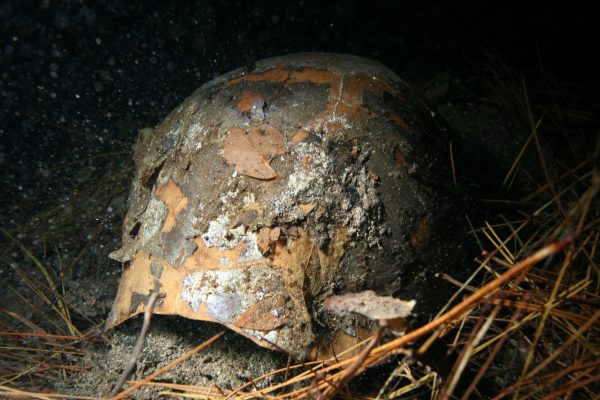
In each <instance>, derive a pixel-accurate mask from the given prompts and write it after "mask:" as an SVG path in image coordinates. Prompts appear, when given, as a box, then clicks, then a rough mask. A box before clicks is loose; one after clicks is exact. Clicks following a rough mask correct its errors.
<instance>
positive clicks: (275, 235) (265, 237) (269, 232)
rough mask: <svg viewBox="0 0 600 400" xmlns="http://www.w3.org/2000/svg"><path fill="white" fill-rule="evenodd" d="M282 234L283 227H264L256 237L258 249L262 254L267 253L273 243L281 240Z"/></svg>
mask: <svg viewBox="0 0 600 400" xmlns="http://www.w3.org/2000/svg"><path fill="white" fill-rule="evenodd" d="M280 236H281V228H280V227H276V228H268V227H264V228H261V229H260V230H259V231H258V235H257V238H256V244H257V245H258V249H259V250H260V252H261V253H262V254H266V253H267V252H268V251H269V250H271V248H272V247H273V245H274V244H275V243H276V242H277V240H279V237H280Z"/></svg>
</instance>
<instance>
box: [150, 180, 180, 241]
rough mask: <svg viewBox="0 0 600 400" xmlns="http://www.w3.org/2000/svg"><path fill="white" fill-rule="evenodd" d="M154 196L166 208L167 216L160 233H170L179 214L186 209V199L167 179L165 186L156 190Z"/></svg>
mask: <svg viewBox="0 0 600 400" xmlns="http://www.w3.org/2000/svg"><path fill="white" fill-rule="evenodd" d="M156 195H157V196H158V198H159V199H160V200H161V201H162V202H163V203H165V205H166V206H167V210H168V214H167V217H166V218H165V222H164V224H163V227H162V232H171V230H173V227H174V226H175V221H176V218H177V216H178V215H179V213H181V211H182V210H183V209H184V208H185V207H187V204H188V198H187V197H186V196H185V195H184V194H183V192H182V191H181V189H180V188H179V186H177V184H176V183H175V182H173V180H171V179H169V182H167V184H166V185H163V186H159V187H158V188H157V189H156Z"/></svg>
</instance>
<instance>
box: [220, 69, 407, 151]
mask: <svg viewBox="0 0 600 400" xmlns="http://www.w3.org/2000/svg"><path fill="white" fill-rule="evenodd" d="M243 81H250V82H259V81H265V82H273V83H285V84H296V83H313V84H318V85H328V86H329V89H328V90H329V94H328V101H327V106H326V108H325V110H324V111H323V112H321V113H320V114H319V115H317V116H315V118H313V121H312V122H311V123H309V124H308V129H309V130H313V129H317V128H325V129H327V131H330V132H335V131H338V130H339V129H341V127H342V125H341V124H340V123H339V122H338V121H335V120H334V118H333V117H334V116H335V115H337V114H341V115H345V116H346V117H347V118H349V119H370V118H374V117H377V116H378V115H377V114H376V113H374V112H373V111H371V110H368V109H366V108H364V107H363V105H362V104H363V99H364V94H365V92H366V91H369V92H371V93H374V94H375V95H376V96H379V97H383V95H384V93H385V92H388V93H392V94H394V95H397V90H396V89H395V87H394V85H393V84H392V83H390V82H387V81H385V80H383V79H380V78H377V77H373V76H370V75H367V74H355V75H344V76H340V75H339V74H337V73H334V72H332V71H328V70H323V69H318V68H310V67H306V68H302V69H301V70H293V71H290V70H287V69H284V68H281V67H279V68H273V69H270V70H267V71H265V72H262V73H253V74H248V75H244V76H240V77H238V78H235V79H232V80H230V81H228V82H227V83H226V84H225V86H232V85H234V84H236V83H239V82H243ZM242 96H243V95H242ZM248 99H249V98H248ZM240 105H241V107H240ZM251 106H252V103H251V102H250V101H249V100H248V101H244V102H240V104H238V109H244V110H247V109H249V107H251ZM390 118H391V119H393V118H395V117H393V116H390ZM393 120H394V122H395V123H398V124H399V123H401V122H400V120H399V119H398V118H396V119H393ZM402 127H403V129H407V131H409V132H410V130H411V128H410V127H409V126H408V125H406V124H404V125H403V126H402ZM294 141H301V140H297V139H296V140H294Z"/></svg>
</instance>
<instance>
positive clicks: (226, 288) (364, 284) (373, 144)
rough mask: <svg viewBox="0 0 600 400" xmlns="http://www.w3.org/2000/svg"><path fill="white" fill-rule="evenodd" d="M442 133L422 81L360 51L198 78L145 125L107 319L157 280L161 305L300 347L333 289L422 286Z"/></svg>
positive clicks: (132, 304)
mask: <svg viewBox="0 0 600 400" xmlns="http://www.w3.org/2000/svg"><path fill="white" fill-rule="evenodd" d="M444 143H445V141H444V140H443V138H442V136H441V132H440V130H439V129H438V128H437V125H436V124H435V121H434V120H433V118H432V116H431V113H430V112H429V111H428V110H427V108H426V107H425V106H424V105H423V104H422V102H421V101H420V100H419V99H418V98H417V97H416V96H415V95H414V94H413V91H412V90H411V88H410V87H409V86H408V85H406V84H405V83H404V82H403V81H402V80H400V79H399V78H398V77H396V75H394V74H393V73H392V72H391V71H390V70H388V69H387V68H385V67H384V66H382V65H381V64H379V63H377V62H374V61H371V60H368V59H364V58H360V57H354V56H347V55H338V54H317V53H314V54H313V53H306V54H293V55H289V56H285V57H277V58H270V59H266V60H263V61H260V62H257V63H256V65H255V66H254V68H253V69H252V70H251V71H249V70H248V69H238V70H235V71H233V72H230V73H228V74H225V75H223V76H221V77H219V78H217V79H215V80H213V81H211V82H209V83H207V84H205V85H203V86H202V87H200V88H199V89H198V90H197V91H196V92H194V93H193V94H192V95H191V96H190V97H188V98H187V99H186V100H185V101H184V102H183V104H181V105H180V106H179V107H177V108H176V109H175V110H174V111H173V112H171V113H170V115H169V116H168V117H167V118H166V119H165V120H164V121H163V122H162V123H161V124H160V125H158V126H157V127H156V128H154V129H145V130H143V131H142V132H140V134H139V138H138V141H137V143H136V145H135V148H134V149H135V154H134V158H135V162H136V166H137V171H136V175H135V179H134V181H133V186H132V189H131V194H130V198H129V209H128V212H127V215H126V218H125V222H124V229H123V237H122V241H123V244H122V248H121V249H120V250H118V251H116V252H114V253H113V254H112V255H111V256H112V257H113V258H114V259H116V260H119V261H121V262H123V263H124V271H123V276H122V278H121V283H120V287H119V290H118V294H117V298H116V300H115V303H114V306H113V309H112V311H111V314H110V316H109V319H108V321H107V327H108V328H110V327H114V326H115V325H117V324H119V323H121V322H122V321H124V320H126V319H128V318H129V317H131V316H133V315H135V314H138V313H140V312H143V310H144V303H145V302H146V301H147V298H148V296H149V295H150V293H151V292H152V291H153V290H159V291H160V293H161V296H162V297H161V299H160V301H159V303H158V304H157V305H156V306H155V308H154V311H155V312H156V313H159V314H177V315H181V316H184V317H187V318H193V319H198V320H206V321H213V322H218V323H221V324H223V325H226V326H227V327H229V328H231V329H233V330H235V331H237V332H239V333H240V334H242V335H245V336H247V337H248V338H250V339H252V340H253V341H255V342H256V343H258V344H260V345H262V346H265V347H269V348H273V349H278V350H284V351H287V352H289V353H291V354H293V355H296V356H305V355H306V354H308V353H309V352H310V351H311V349H313V347H314V346H315V344H316V343H317V342H318V340H316V337H315V332H317V331H318V329H315V321H316V320H317V319H318V317H317V315H316V314H318V313H319V312H320V310H321V307H320V304H321V303H322V301H323V299H324V297H326V296H328V295H331V294H343V293H347V292H354V291H358V290H364V289H370V290H374V291H376V292H378V293H381V294H390V293H395V292H397V291H398V290H402V289H403V285H407V286H406V290H409V289H410V287H409V286H410V285H409V284H408V283H411V284H412V285H413V287H412V289H410V290H412V292H409V293H407V295H406V296H405V297H407V296H408V297H417V298H418V293H417V292H418V291H417V290H415V287H414V286H415V285H417V284H418V282H419V279H418V277H419V276H421V275H423V274H424V273H425V272H426V270H427V268H429V264H428V263H429V262H430V261H431V259H432V256H431V254H432V251H431V250H432V248H433V247H434V246H433V244H432V235H434V234H435V232H436V230H439V229H438V227H439V226H440V225H444V224H446V222H444V221H445V216H444V215H443V214H444V212H445V211H444V209H445V208H444V201H442V200H440V199H441V198H442V197H441V196H440V195H439V192H440V190H441V184H440V181H441V180H440V179H439V176H438V173H436V169H438V168H439V164H440V161H439V155H438V150H437V148H438V146H440V145H443V144H444ZM326 320H327V318H326ZM328 321H329V322H327V321H326V322H325V323H324V324H328V323H331V324H332V325H331V326H332V327H333V328H335V329H341V328H344V330H345V332H346V334H347V335H352V334H353V332H354V331H353V329H351V328H349V327H347V326H346V327H342V326H341V325H340V326H334V325H335V319H334V318H330V319H329V320H328ZM321 324H323V323H321ZM330 330H333V329H330ZM354 333H356V332H354Z"/></svg>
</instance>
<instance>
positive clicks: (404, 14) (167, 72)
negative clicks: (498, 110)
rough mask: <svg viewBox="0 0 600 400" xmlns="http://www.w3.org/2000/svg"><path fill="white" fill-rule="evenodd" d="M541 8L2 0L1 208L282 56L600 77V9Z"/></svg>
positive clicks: (414, 77)
mask: <svg viewBox="0 0 600 400" xmlns="http://www.w3.org/2000/svg"><path fill="white" fill-rule="evenodd" d="M523 3H526V2H523ZM527 3H528V8H524V6H523V4H516V5H513V6H510V5H506V2H488V1H461V2H441V1H440V2H407V1H381V0H370V1H366V2H365V1H354V0H345V1H320V2H315V1H265V0H254V1H247V2H242V1H240V2H232V1H196V2H192V1H156V2H151V1H138V0H133V1H132V0H113V1H107V0H105V1H95V2H93V1H51V0H42V1H20V0H12V1H6V0H2V1H1V2H0V182H1V183H2V186H1V187H2V189H1V194H0V209H1V210H2V211H3V212H4V213H5V217H6V213H8V214H10V213H11V212H13V211H11V210H13V208H14V206H15V204H17V205H19V204H22V203H27V202H33V201H35V200H36V199H38V200H39V199H40V198H44V197H50V198H51V197H52V196H53V193H56V196H64V193H65V192H68V190H69V189H68V187H69V184H70V180H71V179H72V178H73V177H74V176H75V175H77V174H79V171H80V169H81V168H82V167H83V166H84V164H85V163H92V161H91V160H94V159H95V160H98V157H99V155H102V154H108V153H111V152H115V151H118V152H123V156H122V157H127V153H128V152H129V148H130V147H129V146H130V145H131V143H132V142H133V141H134V139H135V135H136V134H137V132H138V130H139V129H140V128H143V127H146V126H152V125H154V124H156V123H157V122H159V121H160V120H161V119H162V118H163V117H164V116H165V115H166V114H167V113H168V112H169V111H170V110H171V109H173V108H174V107H175V106H176V105H177V104H178V103H180V102H181V101H182V100H183V99H184V98H185V97H186V96H188V95H189V94H190V93H191V92H192V91H193V90H194V89H196V88H197V87H198V86H200V85H201V84H202V83H204V82H207V81H208V80H210V79H211V78H213V77H215V76H218V75H220V74H222V73H224V72H227V71H229V70H231V69H234V68H237V67H239V66H244V65H247V64H248V63H251V61H252V60H258V59H261V58H264V57H268V56H273V55H281V54H285V53H291V52H298V51H330V52H340V53H353V54H357V55H362V56H366V57H370V58H373V59H376V60H378V61H381V62H382V63H384V64H385V65H387V66H388V67H390V68H391V69H393V70H394V71H395V72H397V73H398V75H399V76H400V77H402V78H404V79H405V80H407V81H409V82H410V83H413V84H415V85H420V84H422V83H424V82H427V81H428V80H430V79H431V78H432V77H434V76H436V75H437V74H439V73H441V72H444V71H448V70H450V71H454V72H455V73H459V74H461V73H463V74H464V73H466V74H469V73H470V72H468V71H469V70H477V65H478V60H479V59H481V58H482V56H483V54H484V52H488V53H491V54H496V55H499V56H500V57H502V59H503V60H504V61H505V62H506V63H507V64H508V65H510V66H513V67H516V68H519V69H522V70H539V69H543V70H544V71H546V72H548V73H551V74H554V75H555V76H557V77H558V78H559V79H563V80H569V81H576V82H580V83H584V84H591V83H594V82H597V80H598V77H597V75H596V74H597V69H596V67H597V65H596V64H594V63H593V60H594V59H596V58H597V53H598V40H597V36H598V35H597V32H595V27H596V26H597V21H596V20H595V17H594V15H595V14H594V13H592V12H591V10H589V9H585V8H582V6H578V5H576V4H573V3H569V4H568V6H567V5H564V4H562V5H561V6H557V5H549V4H547V3H546V2H543V3H540V4H539V5H536V4H531V3H530V2H527ZM567 7H568V8H567ZM107 160H108V159H107ZM74 162H75V163H76V162H79V164H80V165H78V166H77V168H79V169H77V168H75V169H72V168H71V169H70V168H62V167H64V166H66V165H71V164H73V163H74ZM107 162H111V163H112V162H113V161H107ZM97 164H98V163H97V161H96V164H95V165H96V167H95V168H96V169H94V171H95V172H94V173H99V174H101V171H98V169H97ZM42 194H43V195H42Z"/></svg>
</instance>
